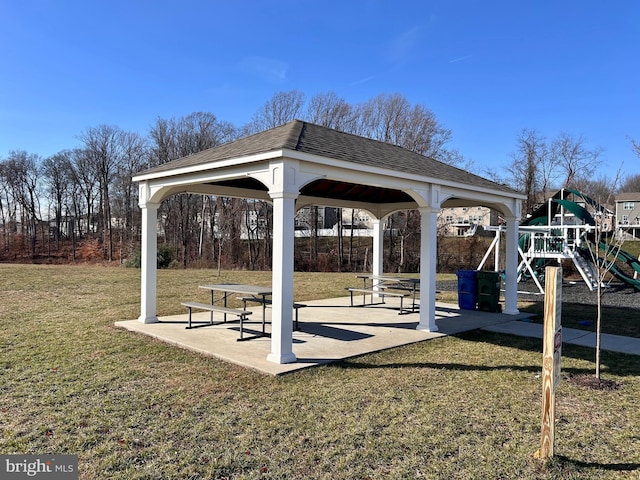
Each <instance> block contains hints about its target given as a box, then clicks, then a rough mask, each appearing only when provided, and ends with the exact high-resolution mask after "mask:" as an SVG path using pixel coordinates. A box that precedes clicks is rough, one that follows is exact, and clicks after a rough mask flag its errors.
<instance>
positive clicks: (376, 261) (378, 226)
mask: <svg viewBox="0 0 640 480" xmlns="http://www.w3.org/2000/svg"><path fill="white" fill-rule="evenodd" d="M372 223H373V262H372V272H371V273H373V274H374V275H382V262H383V254H384V220H381V219H379V218H376V219H374V220H373V221H372Z"/></svg>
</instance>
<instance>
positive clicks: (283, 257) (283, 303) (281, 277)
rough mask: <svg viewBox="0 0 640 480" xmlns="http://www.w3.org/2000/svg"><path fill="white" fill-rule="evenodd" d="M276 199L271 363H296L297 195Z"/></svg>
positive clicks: (281, 194) (278, 195) (275, 196)
mask: <svg viewBox="0 0 640 480" xmlns="http://www.w3.org/2000/svg"><path fill="white" fill-rule="evenodd" d="M269 195H270V196H271V198H272V199H273V266H272V289H273V296H272V317H271V353H269V355H267V360H268V361H270V362H274V363H293V362H295V361H296V360H297V358H296V356H295V354H294V353H293V247H294V228H295V226H294V216H295V199H296V197H297V196H298V194H297V193H287V192H282V191H279V192H270V193H269Z"/></svg>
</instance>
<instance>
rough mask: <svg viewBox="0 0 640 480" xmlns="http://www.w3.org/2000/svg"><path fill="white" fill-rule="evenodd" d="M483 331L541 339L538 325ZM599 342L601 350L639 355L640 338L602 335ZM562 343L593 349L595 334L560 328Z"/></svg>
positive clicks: (508, 325) (508, 324) (502, 326)
mask: <svg viewBox="0 0 640 480" xmlns="http://www.w3.org/2000/svg"><path fill="white" fill-rule="evenodd" d="M483 330H487V331H489V332H497V333H507V334H509V335H520V336H523V337H534V338H540V339H541V338H542V330H543V326H542V325H541V324H538V323H528V322H522V321H514V322H506V323H501V324H499V325H490V326H487V327H483ZM600 340H601V348H602V350H608V351H611V352H619V353H629V354H632V355H640V338H632V337H622V336H620V335H610V334H607V333H603V334H602V335H601V339H600ZM562 343H570V344H572V345H581V346H583V347H591V348H595V347H596V334H595V332H589V331H586V330H578V329H575V328H565V327H562Z"/></svg>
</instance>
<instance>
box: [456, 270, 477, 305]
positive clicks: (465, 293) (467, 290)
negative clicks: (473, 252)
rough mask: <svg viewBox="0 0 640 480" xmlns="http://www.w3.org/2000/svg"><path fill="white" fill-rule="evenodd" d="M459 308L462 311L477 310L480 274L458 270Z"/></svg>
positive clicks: (473, 271) (474, 271)
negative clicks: (478, 278) (478, 277)
mask: <svg viewBox="0 0 640 480" xmlns="http://www.w3.org/2000/svg"><path fill="white" fill-rule="evenodd" d="M456 275H457V277H458V306H459V307H460V308H461V309H462V310H475V309H476V303H477V302H478V280H477V276H478V272H477V271H476V270H458V271H457V272H456Z"/></svg>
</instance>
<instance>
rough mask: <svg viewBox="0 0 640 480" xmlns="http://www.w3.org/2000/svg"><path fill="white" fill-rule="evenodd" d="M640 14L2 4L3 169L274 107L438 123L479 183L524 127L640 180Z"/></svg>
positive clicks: (455, 6)
mask: <svg viewBox="0 0 640 480" xmlns="http://www.w3.org/2000/svg"><path fill="white" fill-rule="evenodd" d="M639 47H640V2H637V1H636V0H623V1H614V2H602V1H592V0H563V1H557V0H555V1H551V0H538V1H534V0H531V1H526V0H510V1H502V0H499V1H472V0H460V1H456V0H441V1H403V0H393V1H383V0H371V1H366V0H363V1H355V0H354V1H347V0H324V1H321V2H320V1H304V0H296V1H290V0H279V1H266V0H264V1H257V0H246V1H244V2H235V1H224V2H223V1H215V0H210V1H204V0H200V1H196V0H181V1H166V0H154V1H151V0H149V1H141V0H140V1H136V0H109V1H101V0H92V1H86V0H84V1H81V2H80V1H75V0H73V1H71V0H69V1H65V0H41V1H36V0H20V1H14V0H0V65H1V68H2V70H1V75H0V157H3V156H6V154H7V153H8V152H9V151H10V150H18V149H20V150H27V151H28V152H30V153H37V154H40V155H42V156H48V155H52V154H54V153H56V152H58V151H59V150H62V149H65V148H73V147H75V146H77V145H78V144H79V141H78V139H77V137H78V135H79V134H80V133H81V132H82V131H84V130H86V129H87V128H89V127H94V126H97V125H100V124H109V125H116V126H118V127H120V128H123V129H125V130H132V131H136V132H139V133H141V134H143V135H146V133H147V132H148V130H149V127H150V126H151V125H152V124H153V123H154V122H155V120H156V118H158V117H162V118H172V117H181V116H184V115H188V114H189V113H192V112H194V111H206V112H211V113H213V114H215V115H216V116H217V117H218V119H220V120H226V121H229V122H231V123H234V124H236V125H238V126H240V125H242V124H244V123H246V122H248V121H249V120H250V119H251V116H252V115H253V114H254V113H255V111H256V110H257V109H258V108H259V107H260V106H261V105H262V104H263V103H264V102H265V101H267V100H268V99H269V98H271V97H272V96H273V94H274V93H276V92H278V91H288V90H292V89H297V90H300V91H302V92H303V93H304V94H305V95H306V96H307V98H309V97H311V96H312V95H314V94H316V93H325V92H329V91H333V92H335V93H337V94H338V95H339V96H341V97H343V98H344V99H345V100H346V101H348V102H350V103H358V102H362V101H365V100H367V99H369V98H371V97H374V96H376V95H378V94H380V93H387V94H391V93H399V94H401V95H403V96H405V97H406V98H407V99H408V100H409V101H410V102H411V103H413V104H418V103H419V104H422V105H424V106H426V107H428V108H430V109H431V110H432V111H433V112H434V113H435V114H436V116H437V118H438V119H439V120H440V122H441V123H442V124H443V125H444V126H445V127H447V128H449V129H451V130H452V132H453V140H452V142H451V143H450V144H449V146H450V147H451V148H456V149H457V150H458V151H459V152H460V153H461V154H462V155H464V156H465V157H466V158H469V159H472V160H473V161H474V162H475V163H476V166H477V168H479V169H482V168H485V167H492V168H495V169H500V167H502V166H504V165H506V164H508V163H509V161H510V159H511V157H510V155H511V153H512V152H514V151H515V149H516V139H517V137H518V135H519V133H520V132H521V131H522V129H524V128H528V129H535V130H538V131H539V132H540V133H541V134H542V135H544V136H546V137H547V138H553V137H555V136H557V135H558V134H559V133H560V132H567V133H569V134H572V135H575V136H580V135H582V136H584V137H585V139H586V140H587V146H588V147H590V148H597V147H600V148H602V149H604V153H603V155H602V158H603V160H604V161H605V163H604V166H603V168H602V172H603V173H607V174H609V176H610V177H611V176H613V174H614V172H615V170H616V169H617V168H618V167H619V166H620V165H622V170H623V172H624V173H625V174H636V173H640V159H639V158H638V157H637V156H635V155H634V153H633V152H632V150H631V143H630V140H629V137H631V138H635V139H636V140H638V141H640V121H639V120H640V51H639V50H640V48H639Z"/></svg>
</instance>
